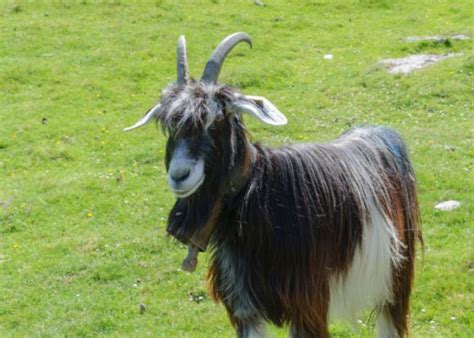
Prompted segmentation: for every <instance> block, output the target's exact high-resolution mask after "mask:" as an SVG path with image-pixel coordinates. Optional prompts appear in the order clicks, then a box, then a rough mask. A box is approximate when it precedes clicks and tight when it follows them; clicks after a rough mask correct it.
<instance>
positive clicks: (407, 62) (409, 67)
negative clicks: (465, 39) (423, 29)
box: [380, 53, 462, 74]
mask: <svg viewBox="0 0 474 338" xmlns="http://www.w3.org/2000/svg"><path fill="white" fill-rule="evenodd" d="M460 55H462V53H449V54H444V55H435V54H418V55H410V56H407V57H404V58H400V59H385V60H382V61H380V64H382V65H384V66H385V67H386V68H387V70H388V72H389V73H390V74H409V73H411V72H412V71H414V70H416V69H420V68H424V67H426V66H429V65H431V64H434V63H436V62H439V61H441V60H444V59H448V58H451V57H454V56H460Z"/></svg>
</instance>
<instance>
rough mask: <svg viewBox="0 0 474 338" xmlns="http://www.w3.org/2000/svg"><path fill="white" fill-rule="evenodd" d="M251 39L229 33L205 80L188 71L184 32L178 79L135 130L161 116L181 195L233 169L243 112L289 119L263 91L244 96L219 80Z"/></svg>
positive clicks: (172, 177)
mask: <svg viewBox="0 0 474 338" xmlns="http://www.w3.org/2000/svg"><path fill="white" fill-rule="evenodd" d="M241 41H245V42H248V43H249V44H250V37H248V35H247V34H245V33H235V34H233V35H230V36H229V37H227V38H226V39H224V40H223V41H222V42H221V43H220V44H219V45H218V46H217V48H216V49H215V51H214V53H213V54H212V56H211V59H210V60H209V61H208V63H207V65H206V68H205V70H204V74H203V76H202V78H201V80H200V81H196V80H192V79H190V78H189V76H188V71H187V61H186V48H185V40H184V37H181V38H180V39H179V40H178V81H177V82H176V83H174V84H172V85H170V86H169V87H167V88H166V89H165V90H164V91H163V93H162V98H161V100H160V102H159V103H158V104H157V105H156V106H155V107H153V108H152V109H150V110H149V111H148V113H147V114H146V115H145V116H144V117H143V118H142V119H141V120H140V121H138V122H137V123H136V124H135V125H134V126H132V127H130V128H127V129H126V130H131V129H134V128H138V127H141V126H142V125H144V124H146V123H148V122H150V121H153V120H158V121H159V122H160V123H161V125H162V127H163V128H164V129H165V130H166V131H167V133H168V135H169V138H168V142H167V146H166V169H167V171H168V184H169V186H170V188H171V189H172V191H173V193H174V194H175V195H176V196H177V197H178V198H187V197H189V196H191V195H193V194H194V193H195V192H196V191H198V190H199V188H200V187H201V186H202V184H203V183H204V182H206V181H208V182H211V181H212V180H211V178H212V177H222V176H223V175H226V174H228V173H227V172H226V171H225V170H224V169H225V168H222V167H221V165H222V166H227V167H228V165H229V163H227V164H225V163H222V160H223V159H228V157H227V154H230V153H232V152H233V150H235V149H233V147H235V146H236V144H237V141H236V139H235V138H236V137H238V136H236V133H235V126H236V125H239V126H240V125H241V122H240V119H241V115H242V114H243V113H248V114H250V115H252V116H254V117H256V118H258V119H259V120H261V121H263V122H265V123H268V124H273V125H283V124H286V117H285V116H284V115H283V114H282V113H280V112H279V111H278V109H277V108H276V107H275V106H273V104H271V103H270V102H269V101H268V100H266V99H265V98H262V97H254V96H244V95H241V94H239V93H238V92H237V91H236V90H234V89H232V88H230V87H228V86H223V85H217V84H216V80H217V76H218V75H219V72H220V68H221V66H222V63H223V61H224V58H225V56H226V55H227V54H228V53H229V51H230V50H231V49H232V48H233V47H234V46H235V45H236V44H237V43H239V42H241ZM236 165H237V166H238V163H236Z"/></svg>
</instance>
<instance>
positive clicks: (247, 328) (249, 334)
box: [236, 322, 266, 338]
mask: <svg viewBox="0 0 474 338" xmlns="http://www.w3.org/2000/svg"><path fill="white" fill-rule="evenodd" d="M236 329H237V337H238V338H264V337H266V330H265V324H264V323H263V322H258V323H252V324H248V323H237V325H236Z"/></svg>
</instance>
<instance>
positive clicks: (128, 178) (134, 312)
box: [0, 0, 474, 337]
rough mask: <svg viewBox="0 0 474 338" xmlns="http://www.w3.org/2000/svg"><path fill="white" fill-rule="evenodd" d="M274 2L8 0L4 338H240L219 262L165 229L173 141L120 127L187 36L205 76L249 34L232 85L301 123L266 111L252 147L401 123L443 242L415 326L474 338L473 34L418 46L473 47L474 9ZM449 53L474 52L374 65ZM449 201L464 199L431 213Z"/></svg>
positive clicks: (432, 234) (368, 324)
mask: <svg viewBox="0 0 474 338" xmlns="http://www.w3.org/2000/svg"><path fill="white" fill-rule="evenodd" d="M263 1H264V2H265V3H266V4H267V6H266V7H260V6H256V5H254V3H253V1H250V0H248V1H220V0H214V1H199V2H198V1H154V2H151V1H149V2H138V3H134V4H131V3H129V2H127V1H107V2H105V1H101V2H97V3H95V2H93V1H61V2H52V1H51V2H47V1H35V2H26V1H25V2H23V1H16V2H12V1H5V0H0V117H1V124H0V336H63V335H67V336H97V335H110V336H136V337H141V336H162V337H231V336H233V330H232V328H231V326H230V324H229V323H228V321H227V318H226V314H225V310H224V308H223V307H222V306H221V305H215V304H214V303H213V302H212V301H211V300H209V299H208V297H207V295H206V281H205V276H206V265H207V264H206V255H201V262H200V265H199V267H198V270H197V271H196V272H195V273H194V274H188V273H184V272H182V271H180V269H179V267H180V263H181V260H182V258H183V257H184V256H185V253H186V249H185V248H184V247H183V246H182V245H179V244H178V243H176V242H175V241H173V240H172V239H170V238H168V237H167V236H166V231H165V227H166V223H165V222H166V217H167V212H168V211H169V210H170V208H171V206H172V204H173V202H174V198H173V196H172V194H171V193H170V191H169V189H168V188H167V184H166V177H165V171H164V165H163V156H164V145H165V137H164V136H163V135H162V134H161V133H160V132H159V131H158V130H157V129H156V128H154V127H149V128H145V129H142V130H139V131H136V132H134V133H128V134H125V133H123V132H122V128H123V127H126V126H128V125H131V124H132V123H134V122H135V120H136V119H138V118H139V117H141V116H142V115H143V113H144V112H145V111H146V110H147V108H149V107H150V106H151V105H152V104H153V103H154V102H155V101H156V100H157V99H158V98H159V95H160V90H161V89H162V88H163V87H164V86H166V85H167V84H168V83H169V82H171V81H174V79H175V77H176V73H175V72H176V71H175V67H176V66H175V44H176V40H177V38H178V36H179V35H180V34H185V35H186V37H187V41H188V56H189V62H190V68H191V71H192V73H193V74H194V76H195V77H199V76H200V75H201V71H202V69H203V67H204V64H205V62H206V60H207V58H208V56H209V55H210V53H211V51H212V49H213V48H214V47H215V45H216V44H217V43H218V41H220V39H221V38H223V37H224V36H226V35H227V34H230V33H233V32H235V31H246V32H248V33H249V34H250V35H251V36H252V37H253V40H254V48H253V49H252V50H250V49H248V47H247V46H243V45H242V46H240V47H237V48H236V50H235V51H234V52H233V53H232V54H231V55H230V56H229V58H228V59H227V61H226V64H225V66H224V67H223V71H222V75H221V78H220V79H221V81H223V82H227V83H228V84H231V85H235V86H238V87H240V88H241V89H242V91H243V92H244V93H246V94H256V95H263V96H266V97H267V98H269V99H270V100H271V101H272V102H273V103H275V104H276V105H277V106H278V107H279V108H280V110H281V111H282V112H284V113H285V114H286V115H287V117H288V119H289V124H288V126H286V127H284V128H274V127H273V128H272V127H270V126H264V125H262V124H259V123H257V122H254V121H250V120H249V121H248V127H249V130H250V131H251V134H252V136H253V138H254V139H258V140H261V141H262V142H264V143H266V144H270V145H279V144H285V143H291V142H307V141H315V142H325V141H328V140H330V139H333V138H335V137H337V136H338V135H339V134H340V133H341V132H342V131H344V130H346V129H347V128H349V127H350V126H353V125H357V124H363V123H373V124H384V125H389V126H392V127H393V128H395V129H397V130H399V131H400V132H401V133H402V135H403V136H404V138H405V140H406V142H407V143H408V145H409V147H410V150H411V156H412V160H413V162H414V166H415V169H416V172H417V175H418V185H419V192H420V203H421V211H422V217H423V229H424V236H425V241H426V253H425V257H424V259H421V255H419V257H420V259H419V262H418V263H419V264H418V275H417V278H416V285H415V291H414V294H413V302H412V316H411V317H412V318H411V327H412V333H413V336H414V337H468V336H471V337H472V336H473V335H474V313H473V312H474V295H473V294H474V250H473V247H474V236H473V230H474V220H473V215H472V212H473V209H474V201H473V196H474V189H473V185H474V183H473V182H474V176H473V170H474V150H473V135H474V112H473V72H474V52H473V48H472V47H473V45H472V39H471V40H467V41H455V40H450V41H448V42H447V43H441V44H440V43H434V42H428V43H427V42H415V43H406V42H402V41H401V39H402V38H404V37H407V36H413V35H422V36H423V35H435V34H456V33H463V34H467V35H468V36H470V37H471V38H472V37H473V32H474V25H473V16H474V3H473V2H472V1H434V0H433V1H395V0H393V1H389V0H387V1H382V0H380V1H376V0H373V1H369V0H365V1H364V0H360V1H302V2H300V1H294V2H290V3H288V2H287V1H283V0H281V1H272V0H266V1H265V0H263ZM302 3H304V4H302ZM447 52H457V53H463V55H462V56H459V57H454V58H451V59H448V60H445V61H443V62H441V63H439V64H436V65H434V66H431V67H428V68H425V69H422V70H419V71H416V72H414V73H412V74H410V75H407V76H398V75H390V74H387V73H386V72H385V71H384V69H382V68H381V67H379V66H376V63H377V62H378V61H379V60H381V59H384V58H393V57H402V56H407V55H410V54H416V53H436V54H443V53H447ZM325 54H333V55H334V59H333V60H325V59H324V58H323V56H324V55H325ZM447 199H456V200H459V201H461V202H462V205H461V207H460V208H459V209H456V210H455V211H452V212H449V213H446V212H441V211H436V210H435V209H434V208H433V207H434V205H435V204H436V203H437V202H439V201H443V200H447ZM140 304H143V305H142V306H141V307H140ZM356 326H357V327H358V331H354V330H352V329H351V328H349V327H348V326H346V325H345V324H335V325H333V326H332V333H333V335H334V336H335V337H348V336H353V337H358V336H371V335H372V334H373V331H372V330H373V322H372V321H370V320H368V316H362V317H361V322H360V323H358V324H357V325H356ZM270 332H271V333H272V334H274V335H275V336H278V337H285V336H286V332H285V330H281V329H275V328H272V329H271V330H270Z"/></svg>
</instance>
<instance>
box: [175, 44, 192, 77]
mask: <svg viewBox="0 0 474 338" xmlns="http://www.w3.org/2000/svg"><path fill="white" fill-rule="evenodd" d="M176 52H177V70H178V84H184V83H186V82H188V80H189V75H188V58H187V56H186V39H185V38H184V35H181V36H180V37H179V39H178V46H177V49H176Z"/></svg>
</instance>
